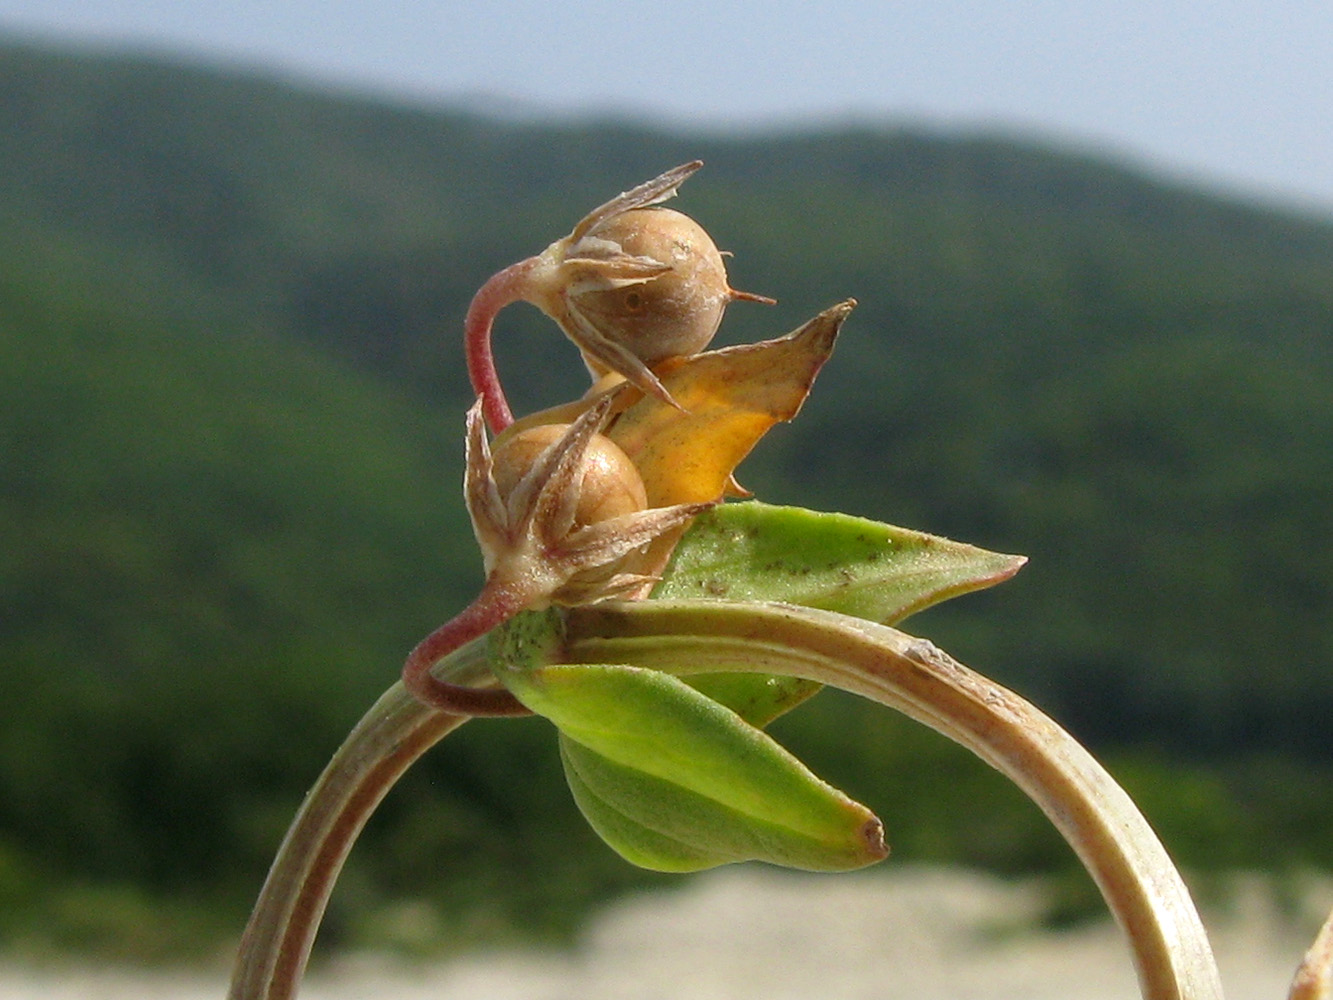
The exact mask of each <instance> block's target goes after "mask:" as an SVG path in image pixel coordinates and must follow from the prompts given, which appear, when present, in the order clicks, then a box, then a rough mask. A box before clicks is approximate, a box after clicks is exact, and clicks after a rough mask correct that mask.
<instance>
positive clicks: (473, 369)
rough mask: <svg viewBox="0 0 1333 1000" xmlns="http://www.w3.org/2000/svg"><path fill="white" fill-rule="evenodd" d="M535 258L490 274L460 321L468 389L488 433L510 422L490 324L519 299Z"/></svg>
mask: <svg viewBox="0 0 1333 1000" xmlns="http://www.w3.org/2000/svg"><path fill="white" fill-rule="evenodd" d="M538 263H539V258H537V257H529V258H528V259H527V260H521V261H519V262H518V263H517V264H511V265H510V266H509V267H506V268H505V269H504V270H503V271H500V272H498V273H497V274H494V275H492V276H491V277H490V278H489V279H487V281H486V284H484V285H482V286H481V288H479V289H478V290H477V294H476V295H474V296H473V297H472V303H471V304H470V305H469V306H468V310H467V316H466V318H464V320H463V348H464V352H465V353H466V355H467V373H468V378H469V379H470V380H471V382H472V390H473V391H474V392H475V393H477V395H479V396H480V397H481V399H482V410H483V412H484V413H485V415H486V423H487V425H488V426H489V427H490V429H491V433H492V434H498V433H500V431H502V430H504V429H505V428H506V427H508V426H509V425H510V424H512V423H513V422H514V414H513V412H512V411H511V410H510V409H509V403H508V401H507V400H506V399H505V394H504V389H503V387H501V385H500V376H499V373H498V372H496V370H495V355H494V353H493V352H492V351H491V327H492V326H494V325H495V314H496V313H498V312H499V311H500V310H501V309H503V308H504V307H505V306H507V305H509V304H510V303H511V302H517V301H519V300H521V299H522V298H523V293H524V290H525V288H526V284H527V281H528V278H529V276H530V275H531V273H532V270H533V268H535V267H536V266H537V265H538Z"/></svg>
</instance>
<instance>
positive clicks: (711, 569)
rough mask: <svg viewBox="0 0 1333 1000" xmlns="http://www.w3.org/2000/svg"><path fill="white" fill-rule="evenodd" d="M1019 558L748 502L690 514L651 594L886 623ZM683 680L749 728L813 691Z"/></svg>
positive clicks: (999, 575) (762, 682) (1002, 571)
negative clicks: (779, 605)
mask: <svg viewBox="0 0 1333 1000" xmlns="http://www.w3.org/2000/svg"><path fill="white" fill-rule="evenodd" d="M1025 562H1027V560H1026V559H1025V558H1024V557H1023V556H1010V555H1001V554H999V553H995V552H987V551H986V550H985V549H979V548H977V547H975V546H973V545H966V544H964V543H962V542H953V541H950V540H949V539H947V538H940V537H938V536H936V535H926V534H923V533H921V532H919V531H910V530H908V529H906V528H895V527H893V526H891V525H887V524H880V523H879V522H876V521H869V520H866V519H865V518H860V517H850V516H848V515H846V514H823V513H817V512H814V511H809V510H804V509H802V508H799V507H775V506H772V505H770V504H765V503H759V502H758V501H749V502H746V503H731V504H725V505H723V506H720V507H716V508H714V509H713V510H711V511H709V512H708V513H706V514H701V515H700V516H699V517H697V518H695V520H694V523H693V524H692V525H691V527H690V530H689V531H688V532H687V533H686V535H685V537H684V538H682V539H681V541H680V543H679V544H678V545H677V546H676V550H675V553H674V555H673V556H672V560H671V564H670V565H669V566H668V567H667V570H666V573H665V574H664V575H663V577H662V582H661V583H660V584H659V585H658V586H657V588H656V589H655V590H654V591H653V597H655V598H663V599H692V598H705V599H707V598H713V599H717V600H731V601H785V602H786V603H789V604H800V605H804V606H806V607H812V608H822V609H824V610H827V611H840V612H842V613H843V614H848V615H853V616H855V617H857V618H868V619H870V620H872V621H877V622H880V623H881V624H885V625H888V624H894V623H897V622H900V621H902V620H903V619H904V618H906V617H907V616H908V615H910V614H912V613H913V612H916V611H920V610H921V609H922V608H926V607H929V606H930V605H932V604H935V603H938V602H939V601H943V600H946V599H948V598H950V597H956V596H958V595H959V594H964V593H967V592H968V591H972V590H980V589H982V588H984V587H989V586H992V585H994V584H996V583H1000V582H1001V581H1003V580H1007V579H1008V578H1009V577H1011V576H1013V575H1014V574H1015V573H1017V572H1018V570H1019V569H1020V568H1021V567H1022V566H1023V564H1024V563H1025ZM688 682H689V683H690V684H691V685H693V686H694V687H696V688H697V689H699V690H700V691H703V692H704V693H705V694H707V695H708V696H709V697H710V698H713V699H715V700H717V701H719V702H721V703H722V704H724V705H726V706H727V707H729V708H731V709H732V710H734V711H735V712H737V713H739V714H740V716H741V717H742V718H744V719H745V720H746V721H747V722H749V723H750V724H751V725H754V726H766V725H768V723H769V722H771V721H772V720H773V719H775V718H777V717H778V716H779V715H782V714H783V713H784V712H786V711H789V710H790V709H792V708H794V707H795V706H796V705H799V704H800V703H801V702H803V701H805V700H806V699H807V698H809V697H811V696H812V695H814V694H815V693H816V692H817V691H819V689H820V685H818V684H815V683H814V682H812V681H807V680H804V679H802V678H798V677H766V676H764V675H761V674H696V675H694V676H692V677H690V678H689V681H688Z"/></svg>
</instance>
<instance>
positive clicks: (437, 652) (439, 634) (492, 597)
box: [403, 576, 532, 716]
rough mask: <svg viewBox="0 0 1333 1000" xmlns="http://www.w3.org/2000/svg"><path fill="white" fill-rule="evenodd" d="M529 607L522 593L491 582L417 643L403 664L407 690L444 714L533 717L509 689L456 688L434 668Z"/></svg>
mask: <svg viewBox="0 0 1333 1000" xmlns="http://www.w3.org/2000/svg"><path fill="white" fill-rule="evenodd" d="M525 605H526V601H525V600H524V595H523V593H522V591H521V590H519V589H517V588H514V587H506V586H504V585H502V584H497V583H496V581H495V578H494V576H491V577H488V578H487V580H486V582H485V584H484V585H483V586H482V588H481V592H480V593H479V594H478V595H477V596H476V598H475V599H474V600H473V601H472V603H471V604H469V605H468V606H467V607H466V608H464V609H463V610H462V611H460V612H459V613H458V614H456V615H454V617H452V618H450V619H449V620H448V621H447V622H445V623H444V624H443V625H441V626H440V627H439V628H437V629H436V630H435V631H434V632H432V633H431V634H430V635H428V636H426V638H424V639H422V640H421V641H420V642H419V643H417V645H416V647H415V648H414V649H413V650H412V652H410V653H408V654H407V661H406V662H405V663H404V664H403V685H404V686H405V687H406V688H407V690H408V691H409V692H410V693H411V694H412V696H413V697H415V698H416V699H417V700H418V701H420V702H421V703H422V704H425V705H428V706H430V707H431V708H434V709H437V710H438V711H441V712H451V713H453V714H455V715H470V716H514V715H531V714H532V713H531V712H530V711H528V710H527V709H526V708H524V707H523V705H522V703H521V702H520V701H519V700H518V699H517V698H515V697H514V696H513V695H512V694H510V693H509V691H508V690H507V689H505V688H479V687H469V686H467V685H463V684H454V683H451V682H449V681H447V680H445V679H444V678H443V677H440V676H439V675H438V674H437V673H436V672H433V670H432V668H433V667H434V666H435V665H436V664H437V663H439V662H440V661H441V660H442V659H443V658H444V657H445V656H447V655H448V654H450V653H452V652H453V651H454V650H456V649H458V648H459V647H461V646H462V645H463V644H464V643H468V642H471V641H472V640H474V639H478V638H480V637H481V636H484V635H485V634H486V633H487V632H489V631H490V630H491V629H493V628H495V626H497V625H499V624H500V623H501V622H503V621H505V620H506V619H508V618H512V617H513V616H514V615H515V614H517V613H518V612H519V611H521V610H523V608H524V606H525Z"/></svg>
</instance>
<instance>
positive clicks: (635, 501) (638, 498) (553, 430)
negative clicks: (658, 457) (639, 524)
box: [492, 424, 648, 528]
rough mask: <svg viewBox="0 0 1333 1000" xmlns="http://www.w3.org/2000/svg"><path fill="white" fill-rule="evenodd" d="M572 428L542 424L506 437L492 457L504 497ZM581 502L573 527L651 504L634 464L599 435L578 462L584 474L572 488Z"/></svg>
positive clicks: (496, 478) (632, 511)
mask: <svg viewBox="0 0 1333 1000" xmlns="http://www.w3.org/2000/svg"><path fill="white" fill-rule="evenodd" d="M569 428H570V425H569V424H543V425H541V426H538V427H529V428H527V429H526V430H522V431H519V432H518V433H517V434H514V435H511V436H509V437H506V438H504V439H503V440H502V441H501V442H500V443H499V444H497V445H496V447H495V452H494V454H493V456H492V461H493V463H494V473H493V474H494V476H495V485H496V487H497V488H498V489H499V491H500V496H501V498H502V499H507V498H508V497H509V496H510V495H511V494H512V493H513V492H514V489H515V488H516V487H517V486H518V484H519V481H520V480H521V479H522V478H523V476H524V475H526V474H527V472H528V470H530V469H531V468H532V467H533V465H534V464H535V463H536V462H537V460H538V459H540V458H541V457H542V455H543V454H545V452H546V449H547V448H549V447H550V446H551V445H553V444H555V443H556V442H557V441H559V440H560V439H561V438H562V437H564V435H565V434H566V432H568V430H569ZM572 485H573V487H574V489H575V490H576V491H577V495H578V501H577V503H576V504H575V507H574V524H573V527H574V528H583V527H586V526H587V525H590V524H596V523H598V522H599V521H607V520H610V519H611V518H613V517H619V516H620V515H622V514H632V513H634V512H635V511H640V510H644V509H646V508H647V506H648V497H647V494H646V493H645V492H644V487H643V479H642V478H641V477H640V476H639V471H638V470H637V469H636V468H635V467H634V463H633V462H631V461H630V460H629V456H627V455H626V454H625V453H624V452H623V451H621V450H620V448H619V447H618V446H617V445H616V444H615V442H613V441H612V440H611V439H610V438H608V437H606V436H605V435H602V434H594V435H593V436H592V438H591V439H590V440H589V441H588V445H587V450H586V451H585V452H584V454H583V457H582V458H581V459H580V461H579V473H578V477H577V480H576V482H575V483H573V484H572Z"/></svg>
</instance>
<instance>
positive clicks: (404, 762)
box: [227, 642, 490, 1000]
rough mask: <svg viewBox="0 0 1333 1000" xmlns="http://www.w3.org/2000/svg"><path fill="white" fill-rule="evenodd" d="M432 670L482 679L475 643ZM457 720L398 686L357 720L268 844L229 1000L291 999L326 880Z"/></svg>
mask: <svg viewBox="0 0 1333 1000" xmlns="http://www.w3.org/2000/svg"><path fill="white" fill-rule="evenodd" d="M437 671H438V672H439V673H440V674H442V675H443V676H444V677H447V678H448V679H449V680H450V681H453V682H458V683H460V684H467V683H475V682H477V681H480V680H482V679H483V678H485V677H488V676H489V675H490V671H489V668H488V667H487V666H486V658H485V647H484V643H481V642H473V643H471V644H469V645H467V646H464V647H463V648H461V649H458V650H456V651H455V652H454V653H453V654H452V655H451V656H449V657H448V658H446V659H445V660H444V661H443V662H442V663H441V664H440V666H439V667H437ZM466 721H467V717H466V716H462V715H450V714H447V713H444V712H439V711H436V710H434V709H432V708H429V707H427V706H426V705H423V704H422V703H421V702H420V701H418V700H417V699H416V698H415V697H413V696H412V695H411V694H410V693H409V692H408V691H407V689H406V688H405V687H404V686H403V685H402V684H401V683H398V684H395V685H394V686H393V687H391V688H390V689H389V690H388V691H387V692H385V694H384V695H383V696H382V697H381V698H380V699H379V701H377V702H376V703H375V704H374V705H373V706H372V707H371V709H370V711H369V712H367V713H366V714H365V716H364V717H363V718H362V719H361V721H360V722H359V723H357V725H356V728H355V729H353V730H352V732H351V734H350V735H349V736H348V737H347V739H346V740H345V741H344V742H343V744H342V746H340V747H339V748H338V751H337V752H336V753H335V754H334V756H333V759H332V760H330V761H329V764H328V766H327V767H326V768H325V769H324V773H323V774H321V775H320V777H319V780H318V781H316V782H315V785H314V787H313V788H311V789H310V791H309V792H308V793H307V794H306V798H305V802H304V803H303V804H302V806H301V809H300V812H298V813H297V815H296V819H295V820H293V821H292V825H291V828H290V829H289V830H288V831H287V836H286V837H285V838H284V840H283V842H282V846H281V847H280V848H279V849H278V854H277V857H276V858H275V859H274V861H273V867H272V868H271V869H270V870H269V874H268V879H267V880H266V881H265V882H264V888H263V890H261V892H260V894H259V899H258V901H257V902H256V903H255V908H254V911H253V913H252V914H251V916H250V923H249V924H248V925H247V926H246V929H245V934H244V935H243V936H242V938H241V945H240V949H239V951H238V954H237V958H236V965H235V969H234V970H233V973H232V981H231V989H230V991H229V992H228V994H227V996H228V998H229V1000H290V998H291V997H294V996H296V990H297V987H298V986H299V985H300V982H301V977H302V975H303V974H304V972H305V966H306V961H307V959H308V958H309V957H310V948H311V945H312V944H313V943H314V939H315V932H316V931H317V930H318V928H319V922H320V920H321V918H322V917H323V915H324V908H325V906H326V905H327V903H328V900H329V895H330V894H331V893H332V891H333V885H334V882H335V881H336V880H337V878H338V873H339V872H340V871H341V870H342V866H343V862H344V861H345V860H346V859H347V855H348V853H349V852H350V851H351V849H352V844H353V843H354V842H355V841H356V838H357V835H358V834H359V833H360V832H361V828H362V827H363V826H364V825H365V822H366V820H367V819H368V818H369V817H370V814H371V813H372V812H374V810H375V807H376V806H378V805H379V803H380V801H381V800H382V799H383V798H384V795H385V793H387V792H388V790H389V789H390V788H392V787H393V784H394V782H396V781H397V780H398V778H399V777H400V776H401V775H402V774H403V772H404V771H406V770H407V768H408V767H409V766H411V765H412V763H413V762H415V761H416V760H417V758H419V757H420V756H421V755H422V754H423V753H425V752H426V751H427V750H428V749H430V748H431V747H432V746H434V745H435V744H436V743H438V742H439V741H440V740H441V739H443V738H444V737H445V735H447V734H448V733H449V732H451V731H453V730H454V729H457V728H458V727H459V726H461V725H462V724H463V723H464V722H466Z"/></svg>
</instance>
